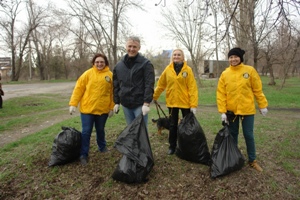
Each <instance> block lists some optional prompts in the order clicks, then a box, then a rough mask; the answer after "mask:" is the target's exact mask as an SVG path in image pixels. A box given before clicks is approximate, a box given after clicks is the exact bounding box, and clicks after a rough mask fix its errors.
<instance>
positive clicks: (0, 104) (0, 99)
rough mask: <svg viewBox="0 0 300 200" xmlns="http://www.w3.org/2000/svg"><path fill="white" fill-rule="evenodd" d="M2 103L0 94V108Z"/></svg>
mask: <svg viewBox="0 0 300 200" xmlns="http://www.w3.org/2000/svg"><path fill="white" fill-rule="evenodd" d="M2 103H3V101H2V96H1V95H0V108H2Z"/></svg>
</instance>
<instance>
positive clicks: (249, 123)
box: [229, 115, 256, 162]
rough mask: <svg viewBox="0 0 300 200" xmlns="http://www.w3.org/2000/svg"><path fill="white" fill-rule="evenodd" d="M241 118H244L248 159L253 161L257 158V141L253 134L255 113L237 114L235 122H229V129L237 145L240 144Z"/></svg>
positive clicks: (243, 124)
mask: <svg viewBox="0 0 300 200" xmlns="http://www.w3.org/2000/svg"><path fill="white" fill-rule="evenodd" d="M240 118H242V129H243V134H244V138H245V142H246V146H247V154H248V159H249V162H253V160H255V159H256V150H255V141H254V134H253V127H254V115H244V116H236V118H235V120H234V121H233V122H232V121H230V122H229V131H230V134H231V135H232V136H233V139H234V141H235V143H236V145H237V144H238V135H239V125H240V123H239V121H240Z"/></svg>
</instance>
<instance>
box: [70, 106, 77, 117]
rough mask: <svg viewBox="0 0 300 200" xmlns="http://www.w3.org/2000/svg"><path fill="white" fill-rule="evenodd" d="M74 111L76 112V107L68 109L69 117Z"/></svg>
mask: <svg viewBox="0 0 300 200" xmlns="http://www.w3.org/2000/svg"><path fill="white" fill-rule="evenodd" d="M75 111H76V107H75V106H70V107H69V112H70V115H72V114H73V113H75Z"/></svg>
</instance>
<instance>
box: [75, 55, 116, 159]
mask: <svg viewBox="0 0 300 200" xmlns="http://www.w3.org/2000/svg"><path fill="white" fill-rule="evenodd" d="M92 64H93V67H92V68H90V69H88V70H87V71H85V72H84V73H83V74H82V75H81V76H80V77H79V79H78V80H77V82H76V85H75V88H74V90H73V94H72V96H71V99H70V102H69V105H70V109H69V111H70V114H72V113H73V112H75V111H76V107H77V106H78V104H80V117H81V123H82V133H81V150H80V162H81V164H82V165H86V164H87V162H88V154H89V148H90V138H91V134H92V130H93V126H95V129H96V140H97V145H98V150H99V151H100V152H106V151H107V147H106V140H105V131H104V127H105V124H106V120H107V118H108V117H112V115H113V107H114V103H113V82H112V72H111V71H110V69H109V63H108V60H107V57H106V56H105V55H103V54H96V55H95V56H94V57H93V59H92Z"/></svg>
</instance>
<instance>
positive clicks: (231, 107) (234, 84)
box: [217, 63, 268, 115]
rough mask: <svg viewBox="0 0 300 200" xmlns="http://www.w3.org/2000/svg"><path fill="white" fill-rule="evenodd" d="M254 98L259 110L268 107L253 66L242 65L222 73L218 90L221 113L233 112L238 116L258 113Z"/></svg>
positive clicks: (230, 67) (231, 67)
mask: <svg viewBox="0 0 300 200" xmlns="http://www.w3.org/2000/svg"><path fill="white" fill-rule="evenodd" d="M254 97H255V99H256V102H257V104H258V107H259V108H266V107H267V106H268V101H267V99H266V97H265V95H264V93H263V91H262V83H261V80H260V77H259V75H258V73H257V71H256V70H255V69H254V68H253V67H252V66H249V65H244V64H243V63H241V64H240V65H238V66H229V67H228V68H226V70H225V71H223V72H222V74H221V76H220V79H219V82H218V88H217V104H218V111H219V112H220V113H226V112H227V111H232V112H234V114H236V115H253V114H255V113H256V109H255V102H254Z"/></svg>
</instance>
